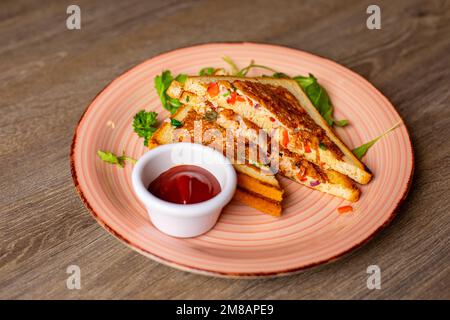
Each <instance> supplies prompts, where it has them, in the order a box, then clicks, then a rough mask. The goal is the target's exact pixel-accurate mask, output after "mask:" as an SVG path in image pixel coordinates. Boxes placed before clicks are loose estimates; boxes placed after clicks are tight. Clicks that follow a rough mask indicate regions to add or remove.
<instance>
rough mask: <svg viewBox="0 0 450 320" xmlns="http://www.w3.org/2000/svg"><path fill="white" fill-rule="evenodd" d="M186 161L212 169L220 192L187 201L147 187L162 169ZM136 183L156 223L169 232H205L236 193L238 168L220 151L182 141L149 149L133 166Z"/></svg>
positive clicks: (191, 234)
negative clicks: (160, 195) (168, 198)
mask: <svg viewBox="0 0 450 320" xmlns="http://www.w3.org/2000/svg"><path fill="white" fill-rule="evenodd" d="M183 164H186V165H197V166H200V167H202V168H204V169H206V170H208V171H209V172H211V173H212V174H213V175H214V176H215V177H216V179H217V181H219V183H220V188H221V191H220V193H219V194H218V195H216V196H215V197H214V198H212V199H210V200H207V201H204V202H200V203H195V204H186V205H183V204H176V203H171V202H167V201H164V200H161V199H159V198H157V197H156V196H154V195H153V194H151V193H150V192H149V191H148V190H147V187H148V185H149V184H150V182H152V181H153V180H154V179H156V178H157V177H158V176H159V175H160V174H161V173H163V172H164V171H167V170H168V169H170V168H171V167H173V166H176V165H183ZM132 183H133V188H134V191H135V193H136V195H137V196H138V197H139V199H140V200H141V201H142V203H143V204H144V205H145V207H146V208H147V211H148V215H149V216H150V220H151V221H152V223H153V224H154V226H155V227H157V228H158V229H159V230H161V231H162V232H164V233H166V234H168V235H171V236H175V237H182V238H188V237H195V236H198V235H200V234H202V233H205V232H206V231H208V230H210V229H211V228H212V227H213V226H214V225H215V224H216V222H217V219H218V218H219V215H220V213H221V211H222V209H223V207H224V206H225V205H226V204H227V203H228V202H229V201H230V200H231V198H232V197H233V195H234V192H235V189H236V172H235V171H234V168H233V165H232V164H231V162H230V161H229V160H228V159H227V158H226V157H225V156H223V155H222V154H221V153H220V152H218V151H216V150H214V149H212V148H209V147H205V146H203V145H200V144H194V143H184V142H181V143H173V144H167V145H162V146H159V147H156V148H155V149H152V150H149V151H148V152H146V153H145V154H144V155H143V156H142V157H141V158H140V159H139V160H138V161H137V163H136V165H135V166H134V168H133V173H132Z"/></svg>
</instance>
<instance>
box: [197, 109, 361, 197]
mask: <svg viewBox="0 0 450 320" xmlns="http://www.w3.org/2000/svg"><path fill="white" fill-rule="evenodd" d="M194 109H196V107H194ZM198 111H199V113H202V112H210V111H211V109H210V108H203V107H201V108H199V110H198ZM216 123H217V124H218V125H219V126H221V127H222V128H224V129H229V130H228V132H232V133H233V135H234V137H235V138H236V139H239V137H242V138H244V139H247V140H249V141H251V142H254V143H255V144H258V145H259V148H260V149H259V150H260V151H262V152H264V153H265V154H269V153H270V151H269V150H268V144H270V141H269V142H268V143H264V144H263V145H261V143H258V142H259V141H258V130H259V128H258V127H257V126H256V125H255V124H253V123H252V122H249V121H248V120H246V119H243V118H242V117H240V116H239V115H237V114H235V113H234V112H233V111H231V110H229V109H224V110H222V111H220V112H219V113H218V114H217V118H216ZM264 142H267V141H264ZM275 156H277V158H276V159H275V158H273V157H270V155H269V156H268V158H271V159H272V160H274V161H275V164H278V168H277V169H278V172H279V173H280V174H282V175H283V176H285V177H287V178H289V179H291V180H294V181H296V182H298V183H300V184H302V185H304V186H307V187H309V188H312V189H315V190H319V191H322V192H325V193H329V194H331V195H334V196H338V197H341V198H343V199H346V200H349V201H352V202H355V201H357V200H358V199H359V196H360V190H359V189H358V187H357V186H356V185H355V183H354V182H353V181H352V180H351V179H350V178H348V177H347V176H345V175H343V174H341V173H339V172H336V171H334V170H330V169H323V168H321V167H319V166H317V165H315V164H313V163H311V162H309V161H307V160H305V158H303V157H302V156H301V155H298V154H294V153H293V152H290V151H289V150H287V149H285V148H283V147H279V150H277V153H276V154H275Z"/></svg>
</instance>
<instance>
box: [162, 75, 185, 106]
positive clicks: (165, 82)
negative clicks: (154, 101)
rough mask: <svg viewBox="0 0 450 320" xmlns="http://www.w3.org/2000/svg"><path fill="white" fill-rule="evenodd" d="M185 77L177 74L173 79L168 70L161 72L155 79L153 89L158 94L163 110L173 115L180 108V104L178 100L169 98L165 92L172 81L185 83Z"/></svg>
mask: <svg viewBox="0 0 450 320" xmlns="http://www.w3.org/2000/svg"><path fill="white" fill-rule="evenodd" d="M186 78H187V75H185V74H179V75H178V76H176V77H175V79H174V78H173V76H172V73H171V72H170V71H169V70H165V71H163V72H162V73H161V74H160V75H158V76H156V77H155V89H156V92H157V93H158V96H159V99H160V100H161V103H162V105H163V107H164V108H165V109H167V110H168V111H170V113H174V112H175V111H177V109H178V108H179V107H180V106H181V102H180V100H178V99H174V98H171V97H169V96H168V95H167V93H166V91H167V89H168V88H169V86H170V84H171V83H172V81H173V80H176V81H178V82H181V83H184V82H185V81H186Z"/></svg>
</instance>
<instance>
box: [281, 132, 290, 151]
mask: <svg viewBox="0 0 450 320" xmlns="http://www.w3.org/2000/svg"><path fill="white" fill-rule="evenodd" d="M288 144H289V134H288V132H287V130H285V129H283V138H282V140H281V145H282V146H283V147H285V148H286V147H287V145H288Z"/></svg>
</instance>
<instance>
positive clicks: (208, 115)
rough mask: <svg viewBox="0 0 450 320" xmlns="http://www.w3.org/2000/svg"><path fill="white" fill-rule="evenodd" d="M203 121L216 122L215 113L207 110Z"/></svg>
mask: <svg viewBox="0 0 450 320" xmlns="http://www.w3.org/2000/svg"><path fill="white" fill-rule="evenodd" d="M205 119H206V120H208V121H216V119H217V112H215V111H214V110H208V111H206V112H205Z"/></svg>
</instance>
